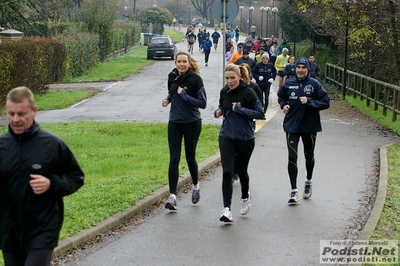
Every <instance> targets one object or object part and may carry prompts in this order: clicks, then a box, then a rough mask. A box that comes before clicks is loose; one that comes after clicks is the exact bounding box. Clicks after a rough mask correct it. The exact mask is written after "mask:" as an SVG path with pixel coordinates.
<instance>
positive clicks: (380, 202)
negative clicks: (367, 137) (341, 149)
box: [358, 144, 392, 240]
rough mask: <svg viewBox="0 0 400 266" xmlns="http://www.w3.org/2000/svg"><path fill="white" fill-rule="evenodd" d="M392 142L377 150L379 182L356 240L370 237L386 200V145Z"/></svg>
mask: <svg viewBox="0 0 400 266" xmlns="http://www.w3.org/2000/svg"><path fill="white" fill-rule="evenodd" d="M390 145H392V144H388V145H385V146H383V147H381V148H380V151H379V162H380V166H379V182H378V191H377V194H376V198H375V202H374V206H373V207H372V211H371V214H370V215H369V218H368V220H367V223H366V224H365V226H364V229H363V230H362V231H361V233H360V235H359V236H358V240H369V239H370V238H371V235H372V233H373V232H374V230H375V228H376V225H377V224H378V221H379V218H380V216H381V212H382V210H383V206H384V204H385V200H386V192H387V183H388V168H389V166H388V160H387V152H386V151H387V147H389V146H390Z"/></svg>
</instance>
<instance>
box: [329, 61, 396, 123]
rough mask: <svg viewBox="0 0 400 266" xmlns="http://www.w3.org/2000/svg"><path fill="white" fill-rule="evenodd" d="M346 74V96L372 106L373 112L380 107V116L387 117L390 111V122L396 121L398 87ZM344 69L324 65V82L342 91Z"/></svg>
mask: <svg viewBox="0 0 400 266" xmlns="http://www.w3.org/2000/svg"><path fill="white" fill-rule="evenodd" d="M346 72H347V86H346V94H347V95H349V96H350V95H351V96H353V97H354V98H357V97H359V98H360V100H361V101H364V100H365V101H366V105H367V106H371V105H373V107H374V110H378V107H379V106H381V107H382V114H383V115H384V116H387V113H388V110H390V111H392V121H396V119H397V115H399V114H400V110H399V109H400V86H396V85H393V84H389V83H385V82H382V81H380V80H376V79H373V78H370V77H368V76H365V75H361V74H358V73H356V72H352V71H348V70H347V71H346ZM343 78H344V69H343V68H342V67H338V66H336V65H332V64H329V63H326V65H325V81H326V82H327V83H328V84H335V85H337V88H338V90H340V91H343Z"/></svg>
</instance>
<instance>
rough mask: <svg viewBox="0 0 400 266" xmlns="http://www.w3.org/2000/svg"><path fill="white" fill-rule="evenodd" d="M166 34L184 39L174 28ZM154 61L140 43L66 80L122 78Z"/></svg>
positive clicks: (177, 39)
mask: <svg viewBox="0 0 400 266" xmlns="http://www.w3.org/2000/svg"><path fill="white" fill-rule="evenodd" d="M164 34H165V35H169V36H170V37H171V39H172V41H173V42H175V43H177V42H181V41H182V39H183V34H182V33H181V32H178V31H176V30H173V29H165V31H164ZM153 62H154V61H153V60H147V46H142V45H138V46H136V47H135V48H134V49H132V50H131V51H129V52H128V53H126V54H124V55H123V56H119V57H117V58H114V59H111V60H109V61H107V62H106V63H102V64H98V65H97V66H95V67H93V68H91V69H90V70H88V71H87V72H86V73H85V74H84V75H82V76H80V77H76V78H66V79H65V80H64V82H88V81H116V80H122V79H125V78H128V77H129V76H131V75H133V74H135V73H137V72H139V71H140V70H141V69H142V68H144V67H146V66H149V65H151V64H152V63H153Z"/></svg>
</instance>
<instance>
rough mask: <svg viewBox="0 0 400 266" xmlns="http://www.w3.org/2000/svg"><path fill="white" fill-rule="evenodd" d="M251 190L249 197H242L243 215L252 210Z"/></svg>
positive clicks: (241, 209)
mask: <svg viewBox="0 0 400 266" xmlns="http://www.w3.org/2000/svg"><path fill="white" fill-rule="evenodd" d="M250 199H251V196H250V192H249V197H248V198H247V199H240V214H241V215H246V214H247V213H248V212H249V211H250V207H251V205H250Z"/></svg>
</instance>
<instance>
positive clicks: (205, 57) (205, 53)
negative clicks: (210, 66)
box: [204, 50, 211, 63]
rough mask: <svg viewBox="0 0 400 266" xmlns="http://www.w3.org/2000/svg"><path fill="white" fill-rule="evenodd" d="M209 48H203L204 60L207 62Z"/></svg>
mask: <svg viewBox="0 0 400 266" xmlns="http://www.w3.org/2000/svg"><path fill="white" fill-rule="evenodd" d="M210 52H211V50H204V61H205V62H206V63H208V58H209V57H210Z"/></svg>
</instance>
